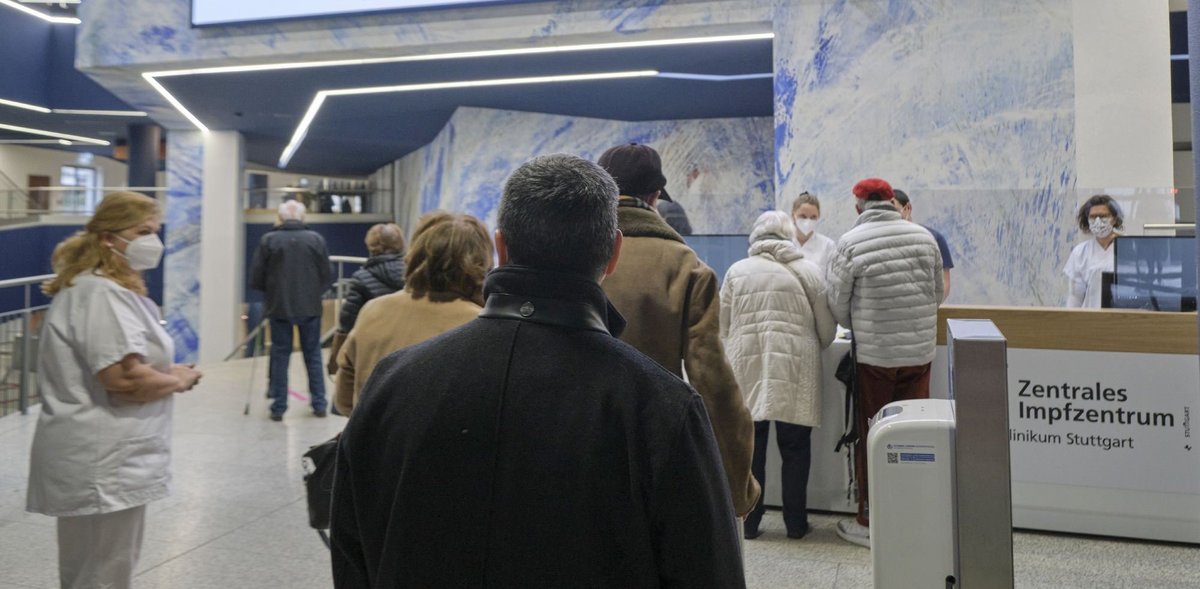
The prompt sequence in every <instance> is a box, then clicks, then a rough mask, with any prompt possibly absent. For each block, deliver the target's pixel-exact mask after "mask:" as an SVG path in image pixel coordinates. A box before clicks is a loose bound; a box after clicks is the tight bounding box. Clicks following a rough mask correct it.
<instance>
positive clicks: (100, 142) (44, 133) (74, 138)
mask: <svg viewBox="0 0 1200 589" xmlns="http://www.w3.org/2000/svg"><path fill="white" fill-rule="evenodd" d="M0 129H6V130H8V131H16V132H18V133H29V134H30V135H42V136H44V137H56V138H58V139H68V140H71V141H78V142H80V143H90V144H92V145H110V143H109V142H107V141H105V140H103V139H92V138H91V137H80V136H79V135H70V134H67V133H58V132H55V131H47V130H45V129H32V128H30V127H18V126H16V125H6V124H4V123H0Z"/></svg>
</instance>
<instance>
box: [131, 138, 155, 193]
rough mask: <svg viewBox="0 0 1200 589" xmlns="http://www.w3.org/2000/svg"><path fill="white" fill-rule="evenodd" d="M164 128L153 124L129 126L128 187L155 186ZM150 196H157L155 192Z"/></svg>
mask: <svg viewBox="0 0 1200 589" xmlns="http://www.w3.org/2000/svg"><path fill="white" fill-rule="evenodd" d="M161 141H162V128H161V127H159V126H158V125H155V124H151V123H139V124H136V125H129V162H128V164H129V176H128V183H127V185H128V186H155V185H156V175H157V174H158V146H159V143H160V142H161ZM147 194H148V195H149V196H157V195H156V194H154V193H153V192H148V193H147Z"/></svg>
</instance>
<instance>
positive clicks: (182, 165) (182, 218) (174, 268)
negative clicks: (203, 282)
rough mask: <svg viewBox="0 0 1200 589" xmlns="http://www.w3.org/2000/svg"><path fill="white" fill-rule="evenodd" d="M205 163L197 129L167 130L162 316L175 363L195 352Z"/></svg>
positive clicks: (190, 358) (192, 356) (192, 357)
mask: <svg viewBox="0 0 1200 589" xmlns="http://www.w3.org/2000/svg"><path fill="white" fill-rule="evenodd" d="M203 166H204V138H203V136H202V135H201V134H200V132H199V131H173V132H171V133H169V134H167V196H166V223H165V224H166V226H167V229H166V234H167V236H166V246H167V247H166V252H165V257H164V261H163V272H164V274H163V283H164V286H163V318H164V319H165V320H166V321H167V331H168V332H169V333H170V334H171V337H173V338H174V339H175V361H176V362H195V361H196V359H197V357H198V353H199V332H200V213H201V206H202V204H203V199H202V191H203V187H204V181H203Z"/></svg>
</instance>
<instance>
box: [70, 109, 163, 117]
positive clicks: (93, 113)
mask: <svg viewBox="0 0 1200 589" xmlns="http://www.w3.org/2000/svg"><path fill="white" fill-rule="evenodd" d="M53 112H54V114H56V115H85V116H90V117H144V116H148V115H147V113H145V112H143V111H140V110H92V109H86V108H56V109H54V110H53Z"/></svg>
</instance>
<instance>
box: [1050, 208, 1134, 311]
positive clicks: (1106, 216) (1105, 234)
mask: <svg viewBox="0 0 1200 589" xmlns="http://www.w3.org/2000/svg"><path fill="white" fill-rule="evenodd" d="M1076 222H1077V224H1078V225H1079V230H1080V231H1083V232H1084V233H1090V234H1091V235H1092V239H1088V240H1087V241H1084V242H1083V243H1080V244H1079V245H1076V246H1075V248H1074V249H1072V250H1071V256H1070V257H1069V258H1067V264H1066V266H1064V267H1063V274H1066V275H1067V306H1068V307H1082V308H1086V309H1099V308H1100V290H1101V285H1100V274H1101V273H1102V272H1112V271H1113V253H1114V250H1113V247H1112V243H1113V241H1114V240H1116V238H1117V231H1118V230H1119V229H1122V228H1123V227H1124V226H1125V216H1124V215H1123V214H1122V213H1121V207H1120V206H1118V205H1117V202H1116V201H1115V200H1113V198H1112V197H1111V196H1108V195H1107V194H1097V195H1096V196H1093V197H1091V198H1089V199H1087V202H1085V203H1083V206H1081V207H1079V214H1078V215H1077V216H1076Z"/></svg>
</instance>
